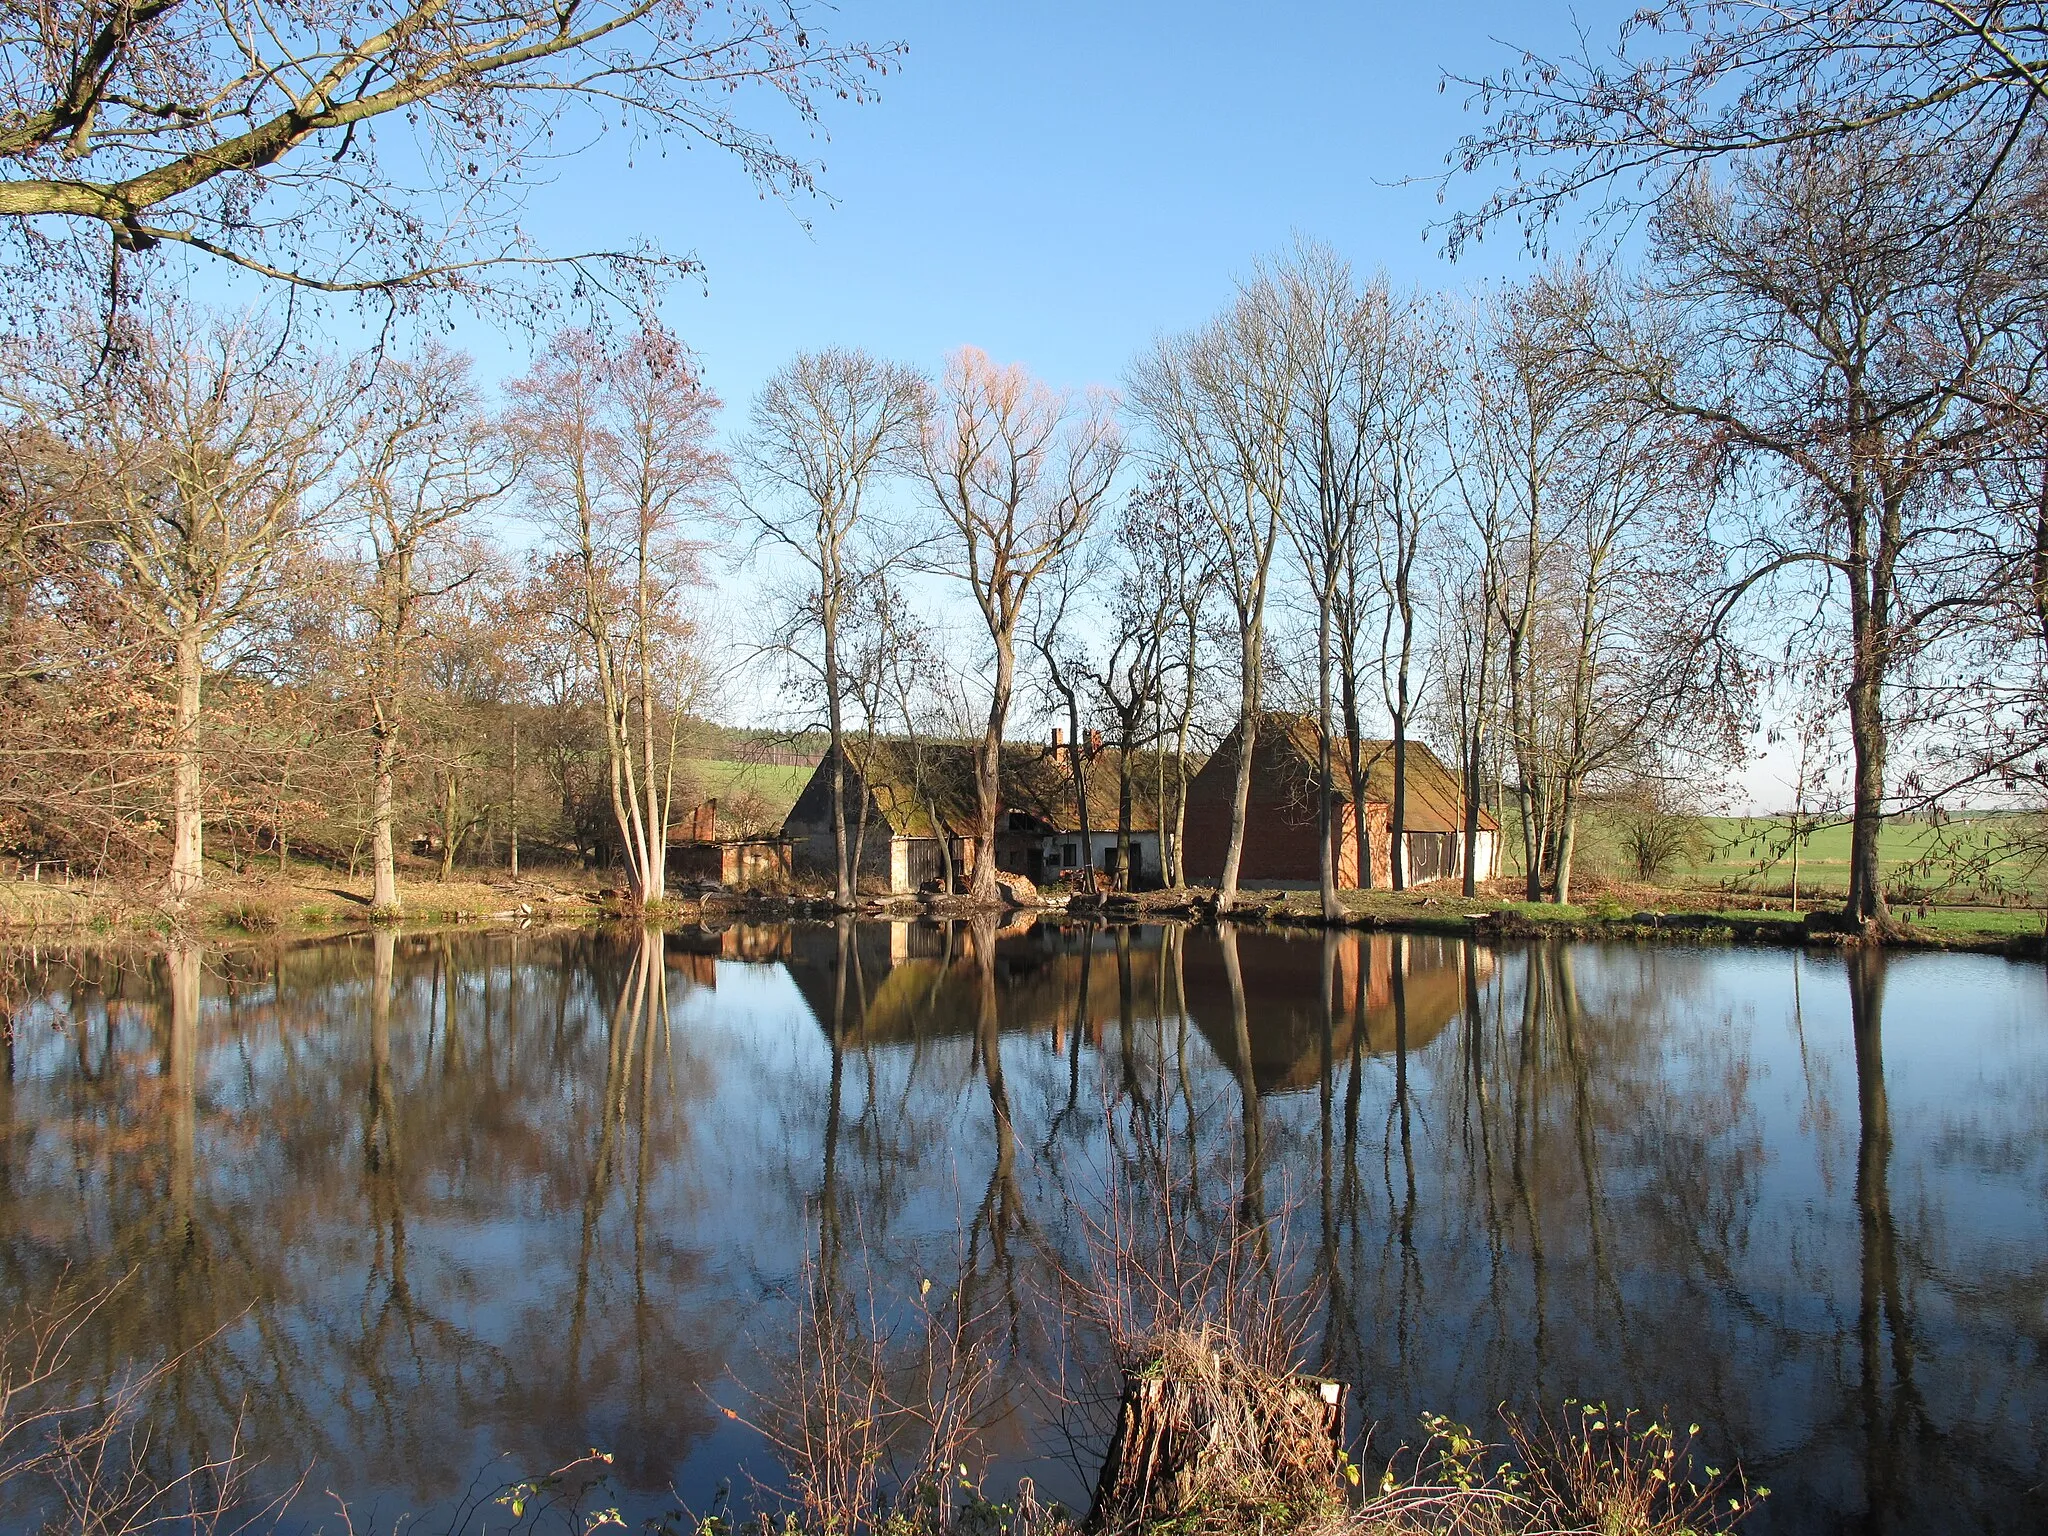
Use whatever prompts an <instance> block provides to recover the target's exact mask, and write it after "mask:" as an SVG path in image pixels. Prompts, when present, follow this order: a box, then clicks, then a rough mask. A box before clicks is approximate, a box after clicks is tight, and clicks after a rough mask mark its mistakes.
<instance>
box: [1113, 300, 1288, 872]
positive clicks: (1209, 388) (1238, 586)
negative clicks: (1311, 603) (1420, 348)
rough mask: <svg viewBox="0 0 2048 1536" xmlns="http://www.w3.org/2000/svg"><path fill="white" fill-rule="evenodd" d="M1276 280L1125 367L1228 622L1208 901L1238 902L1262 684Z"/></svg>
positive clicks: (1280, 345) (1278, 472) (1282, 344)
mask: <svg viewBox="0 0 2048 1536" xmlns="http://www.w3.org/2000/svg"><path fill="white" fill-rule="evenodd" d="M1285 316H1286V301H1285V298H1284V296H1283V295H1282V293H1281V289H1280V285H1279V283H1278V282H1277V281H1276V280H1275V279H1274V277H1273V275H1272V274H1271V273H1270V272H1269V271H1267V270H1266V269H1264V268H1260V269H1258V270H1256V271H1255V272H1254V273H1253V275H1252V277H1251V278H1250V279H1249V280H1248V281H1246V282H1244V283H1241V284H1240V285H1239V287H1238V292H1237V296H1236V298H1235V299H1234V300H1233V301H1232V302H1231V304H1230V306H1229V307H1228V308H1227V309H1225V310H1224V312H1223V313H1222V314H1221V315H1219V316H1217V317H1216V318H1215V319H1213V320H1211V321H1210V322H1209V323H1208V324H1207V325H1205V326H1203V327H1201V328H1200V329H1198V330H1196V331H1194V332H1192V333H1191V334H1188V335H1185V336H1179V337H1168V338H1162V339H1161V340H1160V341H1159V342H1157V343H1156V344H1155V345H1154V346H1153V348H1152V350H1151V352H1150V353H1148V354H1147V355H1146V356H1145V357H1144V358H1143V359H1141V360H1140V361H1139V362H1138V364H1137V365H1136V366H1135V367H1134V369H1133V370H1132V378H1131V401H1132V404H1133V405H1134V406H1135V408H1136V410H1137V412H1138V414H1139V416H1140V417H1141V418H1142V420H1143V421H1144V423H1145V425H1146V426H1147V427H1148V428H1149V430H1150V433H1151V436H1152V438H1153V442H1154V452H1155V453H1156V454H1157V456H1158V458H1159V461H1160V463H1161V464H1162V466H1171V467H1172V468H1173V469H1174V470H1175V471H1176V472H1177V473H1178V474H1179V476H1180V477H1181V481H1182V483H1183V485H1184V486H1185V487H1186V490H1187V492H1188V494H1189V495H1191V496H1192V497H1193V498H1194V499H1195V500H1196V501H1198V502H1199V503H1200V505H1201V506H1202V508H1203V510H1204V511H1205V512H1206V513H1207V515H1208V518H1209V521H1210V523H1211V525H1212V526H1213V527H1214V529H1215V533H1216V548H1215V557H1216V558H1215V569H1216V572H1217V576H1218V578H1219V583H1220V585H1221V587H1222V589H1223V591H1224V593H1225V595H1226V597H1227V599H1228V601H1229V603H1230V607H1231V611H1232V615H1233V617H1234V618H1235V619H1236V621H1237V650H1238V657H1237V662H1238V664H1237V684H1238V687H1237V698H1238V708H1237V754H1238V756H1237V775H1236V780H1235V785H1234V790H1233V799H1232V802H1231V816H1230V844H1229V848H1228V850H1227V851H1226V852H1225V854H1224V858H1223V875H1222V879H1221V881H1220V882H1219V885H1218V889H1217V892H1216V908H1217V910H1218V911H1219V912H1228V911H1229V910H1230V909H1231V907H1232V906H1234V905H1235V904H1236V901H1237V872H1238V868H1239V866H1240V864H1241V863H1242V860H1243V857H1244V832H1245V809H1246V805H1247V803H1248V801H1249V798H1250V794H1251V774H1252V754H1253V750H1254V747H1255V745H1256V743H1257V740H1258V730H1259V712H1260V698H1261V689H1262V686H1263V683H1264V671H1265V645H1266V600H1267V597H1268V595H1269V592H1270V588H1271V583H1272V573H1273V554H1274V550H1275V549H1276V547H1277V546H1278V543H1279V539H1280V529H1281V519H1282V517H1283V516H1284V514H1285V511H1286V507H1287V495H1288V475H1289V470H1290V467H1291V463H1290V458H1291V451H1292V445H1291V438H1290V430H1289V429H1290V416H1291V411H1292V406H1293V393H1292V391H1293V382H1294V361H1293V358H1292V356H1291V352H1290V347H1291V337H1290V335H1289V332H1288V329H1287V326H1286V323H1285Z"/></svg>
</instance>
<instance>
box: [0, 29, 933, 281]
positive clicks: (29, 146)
mask: <svg viewBox="0 0 2048 1536" xmlns="http://www.w3.org/2000/svg"><path fill="white" fill-rule="evenodd" d="M8 19H9V23H10V24H9V25H8V26H7V27H6V28H5V29H4V32H0V121H4V123H5V124H6V127H5V129H4V131H0V218H4V219H5V220H6V221H7V224H8V225H10V226H12V232H13V233H14V234H15V236H16V240H17V248H18V249H20V250H21V252H22V255H23V257H24V259H25V262H24V264H25V266H26V267H27V268H28V269H29V270H27V271H26V272H24V274H23V275H24V276H25V277H28V278H31V279H33V278H34V277H35V276H36V275H37V272H36V269H39V268H40V269H48V268H49V267H51V266H52V265H53V264H63V263H64V261H65V258H66V257H67V256H75V257H77V258H80V259H82V260H83V261H85V262H86V263H88V264H91V265H97V266H100V267H101V268H102V270H103V269H104V261H105V254H104V253H105V251H106V249H107V247H106V246H105V245H101V244H99V243H98V242H96V241H94V240H92V239H91V238H89V237H85V236H84V235H83V232H85V231H91V232H103V233H104V234H105V235H106V236H109V237H111V241H112V250H113V256H114V260H115V262H116V264H117V269H118V263H119V261H120V259H121V256H122V254H123V253H136V252H143V251H148V250H150V249H152V248H155V247H159V246H167V245H175V246H182V247H184V248H185V249H187V250H190V251H194V252H198V253H202V254H204V255H207V256H210V257H213V258H216V259H218V260H221V261H224V262H227V263H231V264H232V265H234V266H236V267H238V268H241V269H243V270H246V271H250V272H254V273H257V274H259V275H260V276H262V277H264V278H267V279H272V280H276V281H281V282H284V283H288V284H293V285H298V286H302V287H308V288H314V289H319V290H323V291H327V292H337V293H354V294H373V295H381V296H383V297H385V298H386V299H387V300H390V301H393V302H396V301H397V300H398V299H400V298H401V297H403V296H404V295H405V294H407V293H409V292H418V291H421V290H438V291H441V292H445V293H450V294H455V295H462V296H468V297H475V296H477V295H478V294H479V293H481V292H483V291H485V290H486V289H487V288H488V286H489V285H490V284H491V283H492V281H493V276H492V271H493V269H496V270H498V271H500V272H503V271H507V270H510V269H512V268H514V267H517V266H530V265H532V264H535V263H538V262H545V261H546V260H548V258H547V257H546V255H545V254H544V253H540V252H537V251H536V250H534V249H533V248H532V247H531V245H530V244H529V243H528V242H527V241H526V240H525V238H524V237H523V235H522V234H521V232H520V230H519V227H518V221H517V216H518V210H519V205H520V201H521V195H522V193H523V192H524V191H525V189H526V188H527V187H528V186H530V185H532V184H533V182H534V180H535V179H536V178H537V176H538V174H539V173H540V172H541V171H542V169H543V168H544V167H546V166H547V165H548V164H549V163H550V162H552V161H553V160H554V159H555V158H556V157H557V156H565V155H568V154H574V153H578V152H580V151H582V150H584V149H585V148H586V147H587V146H588V145H589V144H590V143H591V142H592V141H594V140H595V139H596V138H597V137H598V136H600V135H602V134H603V133H604V132H605V131H606V130H607V129H608V128H610V127H615V126H623V127H624V128H625V129H626V131H627V132H628V133H629V134H630V135H632V136H634V137H635V138H639V137H642V136H645V137H648V138H652V139H654V140H656V141H657V142H665V141H670V140H676V141H681V142H683V143H685V144H687V143H689V142H692V141H702V142H704V143H708V144H711V145H715V146H717V147H718V148H721V149H724V150H726V151H727V152H729V153H731V154H732V155H734V156H736V157H737V158H738V159H739V161H740V163H741V165H742V166H743V167H744V168H745V170H746V171H747V172H748V173H749V174H750V175H752V176H753V177H754V178H755V179H756V180H757V181H759V182H760V183H761V184H762V185H763V186H765V187H767V188H770V189H772V190H774V191H776V192H778V193H785V194H786V193H789V192H792V191H798V190H803V189H807V188H808V187H809V186H810V185H811V183H812V176H813V171H814V168H813V167H812V166H811V165H809V164H807V163H806V162H804V161H802V160H799V159H797V158H795V157H794V156H792V155H790V154H789V153H788V152H786V151H784V150H781V149H779V148H777V147H776V145H775V144H774V142H773V141H772V140H771V139H770V138H769V137H768V136H767V135H765V134H764V133H762V132H761V131H759V130H758V129H755V128H752V127H749V126H748V125H747V124H746V123H745V122H744V121H742V119H741V116H740V114H739V112H738V111H737V109H736V102H737V101H738V100H739V98H740V95H741V93H742V92H743V91H746V90H747V89H748V88H750V87H751V88H755V89H757V90H762V91H765V92H767V93H768V94H769V95H771V96H773V97H775V98H777V99H778V100H779V101H780V102H781V103H782V104H783V105H785V106H787V107H790V108H793V109H794V110H795V112H796V114H797V115H798V117H799V119H800V120H803V121H805V122H812V121H815V120H816V118H817V104H818V102H819V101H820V100H821V99H823V98H826V97H828V96H836V97H841V98H848V99H855V100H858V99H861V98H863V97H865V96H866V95H867V94H868V93H869V91H870V89H871V80H872V78H873V77H874V76H875V75H877V74H879V73H881V72H882V71H883V70H884V69H885V68H886V67H887V65H888V64H889V63H890V62H892V61H893V59H894V58H895V57H896V55H897V54H898V53H899V52H900V49H899V48H898V47H896V46H893V45H892V46H888V47H879V48H876V47H869V46H866V45H863V44H859V43H833V42H830V41H828V40H826V39H825V38H824V36H823V34H822V33H821V32H818V31H816V30H814V22H815V18H813V17H811V16H809V15H807V14H806V12H805V10H804V9H802V8H800V7H798V6H796V5H790V6H782V7H771V6H756V5H741V6H737V7H734V8H733V9H732V10H731V11H729V12H724V13H721V12H719V11H717V10H714V9H713V8H712V7H710V6H708V5H704V4H700V3H697V0H567V3H566V4H559V5H557V4H535V3H521V4H514V5H511V6H502V5H488V4H480V3H476V0H452V3H451V0H407V3H401V4H399V5H397V6H395V7H394V6H389V5H384V4H381V3H378V0H343V3H341V4H338V5H334V6H326V7H321V8H318V9H308V8H306V7H298V6H288V5H277V4H272V3H269V0H229V3H227V4H223V5H218V6H204V7H195V6H192V5H187V4H181V3H180V0H85V3H82V4H79V5H73V6H64V7H58V8H54V9H53V8H49V7H38V6H32V5H17V6H12V7H10V8H9V10H8ZM51 226H54V227H55V231H56V232H55V234H54V235H53V234H52V233H51V232H50V230H51ZM74 240H75V243H74ZM95 249H97V251H98V252H99V253H100V254H99V255H98V256H97V257H95V256H94V255H93V252H94V250H95ZM565 259H566V260H568V261H569V262H570V263H571V264H572V265H573V267H574V268H575V272H576V276H577V279H578V280H579V282H580V283H583V284H597V285H604V284H607V283H611V282H614V281H616V280H617V279H618V278H619V277H622V276H631V275H634V274H639V275H652V274H653V273H657V272H658V271H659V270H661V269H663V268H671V269H672V268H675V267H678V266H682V265H686V263H681V262H677V261H673V260H671V259H669V258H665V257H662V256H661V255H660V254H659V253H657V252H654V251H651V250H646V249H637V250H629V251H615V252H606V253H595V254H594V255H587V256H583V257H569V258H565ZM102 286H104V285H102Z"/></svg>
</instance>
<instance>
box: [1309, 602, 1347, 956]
mask: <svg viewBox="0 0 2048 1536" xmlns="http://www.w3.org/2000/svg"><path fill="white" fill-rule="evenodd" d="M1321 596H1322V601H1321V602H1320V603H1318V604H1317V607H1318V608H1319V609H1320V614H1319V616H1318V620H1317V624H1316V711H1317V714H1316V841H1317V842H1318V843H1320V844H1321V845H1322V846H1321V849H1320V852H1319V856H1318V858H1317V861H1316V863H1317V869H1316V873H1317V874H1318V875H1319V876H1320V877H1321V883H1322V890H1321V893H1320V894H1321V898H1322V911H1323V921H1324V922H1326V923H1335V922H1337V921H1339V920H1340V919H1341V918H1342V917H1343V916H1344V904H1343V903H1342V902H1341V901H1339V900H1338V898H1337V846H1336V844H1337V762H1336V753H1335V752H1334V751H1333V750H1332V747H1331V744H1330V733H1331V731H1332V730H1333V729H1334V727H1335V724H1336V722H1335V721H1334V720H1333V719H1332V710H1331V701H1330V604H1331V603H1332V602H1333V601H1334V599H1335V594H1334V593H1332V592H1331V591H1329V590H1328V588H1327V587H1325V589H1324V591H1323V592H1322V594H1321Z"/></svg>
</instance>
